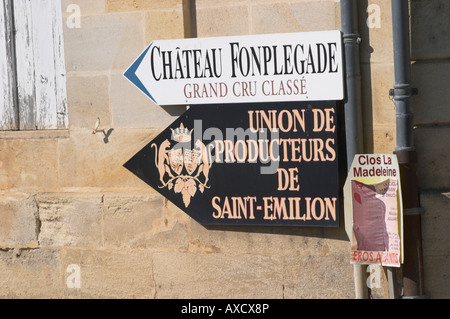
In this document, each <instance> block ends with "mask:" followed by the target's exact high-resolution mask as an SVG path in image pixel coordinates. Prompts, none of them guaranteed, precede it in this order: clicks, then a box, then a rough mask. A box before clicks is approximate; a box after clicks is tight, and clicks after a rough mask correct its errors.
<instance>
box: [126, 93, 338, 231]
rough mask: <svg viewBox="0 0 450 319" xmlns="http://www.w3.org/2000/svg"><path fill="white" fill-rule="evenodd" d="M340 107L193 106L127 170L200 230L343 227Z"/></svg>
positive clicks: (329, 104) (288, 104)
mask: <svg viewBox="0 0 450 319" xmlns="http://www.w3.org/2000/svg"><path fill="white" fill-rule="evenodd" d="M337 135H338V134H337V116H336V103H335V102H330V101H324V102H309V103H308V102H286V103H259V104H229V105H208V106H198V105H194V106H191V107H190V109H189V110H187V111H186V112H185V113H184V114H183V115H182V116H180V117H179V118H178V119H177V120H176V121H175V122H173V123H172V124H171V125H170V126H169V127H168V128H167V129H165V130H164V131H163V132H162V133H161V134H160V135H159V136H158V137H156V138H155V139H154V140H153V141H151V142H150V143H149V144H148V145H147V146H145V147H144V148H143V149H142V150H141V151H140V152H138V153H137V154H136V155H135V156H134V157H133V158H131V159H130V160H129V161H128V162H127V163H126V164H125V165H124V166H125V167H126V168H127V169H128V170H130V171H131V172H132V173H134V174H135V175H136V176H138V177H139V178H141V179H142V180H143V181H144V182H146V183H147V184H149V185H150V186H151V187H153V188H154V189H155V190H157V191H158V192H159V193H160V194H161V195H163V196H164V197H166V198H167V199H169V200H170V201H171V202H173V203H174V204H175V205H176V206H178V207H179V208H180V209H182V210H183V211H184V212H186V213H187V214H188V215H189V216H191V217H192V218H194V219H195V220H196V221H197V222H199V223H200V224H203V225H280V226H282V225H283V226H326V227H329V226H332V227H337V226H339V168H338V145H337Z"/></svg>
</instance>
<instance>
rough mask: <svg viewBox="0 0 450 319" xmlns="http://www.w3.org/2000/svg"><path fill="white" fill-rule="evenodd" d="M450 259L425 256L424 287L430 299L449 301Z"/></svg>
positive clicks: (439, 256)
mask: <svg viewBox="0 0 450 319" xmlns="http://www.w3.org/2000/svg"><path fill="white" fill-rule="evenodd" d="M449 262H450V257H449V255H448V254H446V255H433V256H424V258H423V269H424V281H425V283H424V286H425V293H426V294H427V295H428V297H429V298H430V299H449V298H450V291H449V289H448V287H449V285H450V267H448V265H449Z"/></svg>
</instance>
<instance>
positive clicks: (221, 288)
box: [153, 252, 283, 299]
mask: <svg viewBox="0 0 450 319" xmlns="http://www.w3.org/2000/svg"><path fill="white" fill-rule="evenodd" d="M153 258H154V260H153V272H154V279H155V285H156V287H157V291H156V298H162V299H167V298H168V299H178V298H181V299H183V298H189V299H191V298H193V299H196V298H208V299H214V298H219V299H221V298H226V299H235V298H250V299H252V298H253V299H254V298H258V299H266V298H272V299H277V298H282V296H283V274H282V273H283V265H282V262H281V261H280V259H279V258H277V257H272V256H261V255H256V254H242V255H233V254H192V253H180V252H173V253H170V252H160V253H155V254H154V255H153Z"/></svg>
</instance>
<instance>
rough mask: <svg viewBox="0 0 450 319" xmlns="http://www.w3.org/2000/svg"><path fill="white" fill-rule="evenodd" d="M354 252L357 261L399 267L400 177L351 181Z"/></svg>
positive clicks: (353, 258)
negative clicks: (398, 182) (398, 187)
mask: <svg viewBox="0 0 450 319" xmlns="http://www.w3.org/2000/svg"><path fill="white" fill-rule="evenodd" d="M351 195H352V198H351V202H352V209H353V225H352V254H351V262H352V263H355V264H380V265H383V266H395V267H399V266H400V236H399V220H398V219H399V218H398V201H397V179H394V178H389V179H386V180H384V181H382V182H379V183H376V184H364V183H362V182H359V181H356V180H352V181H351Z"/></svg>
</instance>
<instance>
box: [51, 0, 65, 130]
mask: <svg viewBox="0 0 450 319" xmlns="http://www.w3.org/2000/svg"><path fill="white" fill-rule="evenodd" d="M52 3H53V12H52V17H53V19H52V22H53V30H54V34H53V49H54V53H55V85H56V118H57V128H58V129H64V128H68V127H69V123H68V122H69V117H68V112H67V92H66V63H65V59H64V38H63V19H62V14H61V12H62V8H61V1H59V0H58V1H53V2H52Z"/></svg>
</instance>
